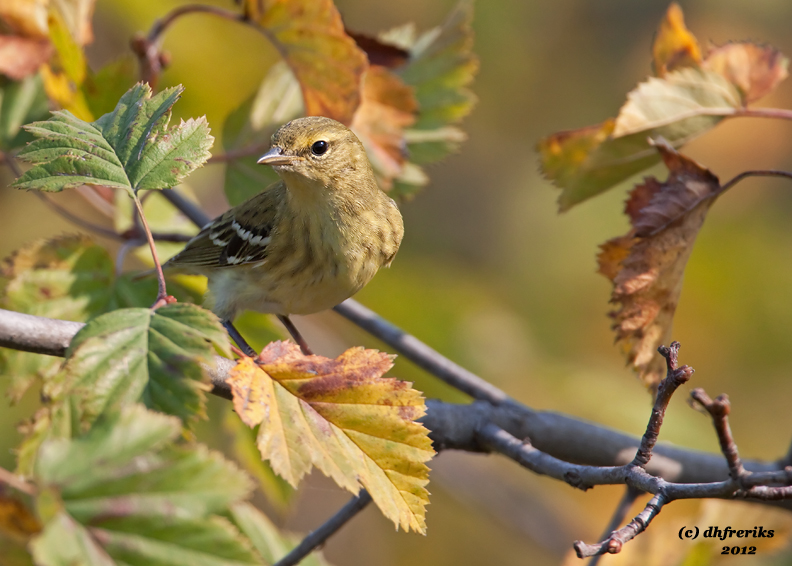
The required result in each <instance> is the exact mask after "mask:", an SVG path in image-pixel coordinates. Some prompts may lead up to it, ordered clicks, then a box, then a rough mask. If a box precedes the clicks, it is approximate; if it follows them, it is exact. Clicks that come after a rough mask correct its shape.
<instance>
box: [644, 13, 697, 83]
mask: <svg viewBox="0 0 792 566" xmlns="http://www.w3.org/2000/svg"><path fill="white" fill-rule="evenodd" d="M700 63H701V48H700V47H699V44H698V40H697V39H696V36H695V35H693V34H692V33H691V32H690V30H689V29H687V27H685V16H684V15H683V14H682V8H680V7H679V4H677V3H676V2H673V3H672V4H671V5H670V6H669V7H668V10H666V13H665V17H664V18H663V19H662V21H661V22H660V27H659V28H658V30H657V33H656V34H655V39H654V43H653V44H652V66H653V67H654V72H655V74H656V75H657V76H658V77H662V76H664V75H665V74H666V73H668V72H669V71H673V70H675V69H679V68H682V67H696V66H698V65H699V64H700Z"/></svg>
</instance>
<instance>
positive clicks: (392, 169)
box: [351, 65, 418, 190]
mask: <svg viewBox="0 0 792 566" xmlns="http://www.w3.org/2000/svg"><path fill="white" fill-rule="evenodd" d="M417 111H418V103H417V102H416V100H415V97H414V96H413V89H412V87H409V86H407V85H405V84H404V83H403V82H402V80H401V79H400V78H399V77H398V76H396V75H394V74H393V73H392V72H390V71H389V70H388V69H386V68H385V67H380V66H377V65H372V66H371V67H370V68H369V70H368V72H367V73H366V75H365V77H364V80H363V95H362V100H361V103H360V106H358V109H357V111H356V112H355V117H354V118H353V119H352V126H351V127H352V129H353V130H354V131H355V133H356V134H357V135H358V137H359V138H360V140H361V141H362V142H363V145H364V146H365V147H366V151H367V153H368V155H369V159H370V160H371V164H372V165H373V166H374V171H375V172H376V173H377V178H378V180H379V181H380V186H381V187H382V188H383V189H385V190H387V189H389V188H390V187H391V185H392V184H393V179H394V178H395V177H398V176H399V174H400V173H401V172H402V168H403V167H404V163H405V161H406V142H405V140H404V130H405V128H407V127H409V126H410V125H412V124H413V123H414V122H415V113H416V112H417Z"/></svg>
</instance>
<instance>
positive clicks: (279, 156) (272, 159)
mask: <svg viewBox="0 0 792 566" xmlns="http://www.w3.org/2000/svg"><path fill="white" fill-rule="evenodd" d="M256 163H259V164H261V165H291V164H292V163H294V158H293V157H289V156H288V155H283V149H281V148H279V147H278V146H273V147H272V148H270V150H269V151H268V152H267V153H265V154H264V155H262V156H261V157H260V158H259V160H258V161H257V162H256Z"/></svg>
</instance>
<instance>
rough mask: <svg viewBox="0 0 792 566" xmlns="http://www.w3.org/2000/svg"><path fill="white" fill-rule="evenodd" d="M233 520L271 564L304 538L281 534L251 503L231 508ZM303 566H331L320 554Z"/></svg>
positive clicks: (316, 553) (315, 553) (306, 559)
mask: <svg viewBox="0 0 792 566" xmlns="http://www.w3.org/2000/svg"><path fill="white" fill-rule="evenodd" d="M231 519H232V520H233V521H234V524H235V525H236V526H237V527H239V530H240V531H242V533H244V534H245V535H246V536H247V537H248V538H249V539H250V542H252V543H253V546H254V547H255V549H256V550H257V551H258V552H259V554H260V555H261V556H262V558H264V560H266V561H267V562H269V563H271V564H272V563H275V562H277V561H278V560H279V559H281V558H283V557H284V556H286V554H288V553H289V551H290V550H291V549H292V548H294V547H295V546H297V544H298V543H299V542H300V540H301V539H302V537H300V536H298V535H293V534H283V533H281V532H280V531H279V530H278V529H277V527H276V526H275V525H273V524H272V521H270V520H269V518H267V516H266V515H264V513H262V512H261V511H259V510H258V509H256V508H255V507H253V505H251V504H250V503H237V504H236V505H234V506H233V507H231ZM300 564H301V565H302V566H326V565H327V564H329V563H328V562H327V561H326V560H325V559H324V557H323V556H322V554H321V553H320V552H318V551H317V552H312V553H311V554H309V555H308V556H306V557H305V558H304V559H303V561H302V562H300Z"/></svg>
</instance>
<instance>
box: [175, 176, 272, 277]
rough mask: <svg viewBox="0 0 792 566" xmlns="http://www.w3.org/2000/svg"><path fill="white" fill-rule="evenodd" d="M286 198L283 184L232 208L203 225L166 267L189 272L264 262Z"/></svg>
mask: <svg viewBox="0 0 792 566" xmlns="http://www.w3.org/2000/svg"><path fill="white" fill-rule="evenodd" d="M284 197H285V186H284V185H283V182H280V183H277V184H276V185H273V186H272V187H270V188H268V189H267V190H265V191H264V192H262V193H259V194H257V195H256V196H254V197H252V198H250V199H248V200H247V201H245V202H244V203H242V204H240V205H239V206H236V207H234V208H232V209H231V210H229V211H228V212H226V213H225V214H223V215H222V216H219V217H218V218H216V219H215V220H213V221H212V222H210V223H209V224H207V225H206V226H204V227H203V229H202V230H201V231H200V232H199V233H198V234H197V235H196V236H195V237H194V238H193V239H192V240H190V241H189V242H187V245H186V246H185V247H184V249H183V250H182V251H181V252H179V253H178V254H176V255H175V256H173V257H172V258H171V259H170V260H168V262H167V263H166V264H165V265H164V266H163V267H173V268H182V269H186V270H188V271H189V270H190V268H201V267H208V268H220V267H230V266H233V265H241V264H245V263H256V262H258V261H262V260H263V259H265V258H266V257H267V245H268V244H269V243H270V238H271V233H272V230H273V228H274V225H275V220H276V218H277V215H278V211H279V206H282V203H283V198H284ZM199 271H200V269H199Z"/></svg>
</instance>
